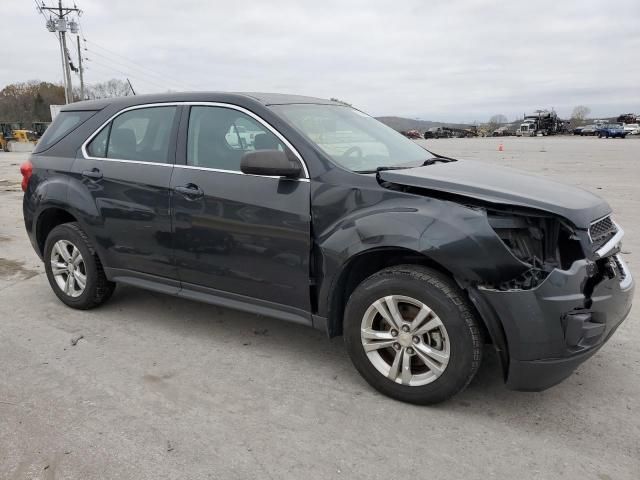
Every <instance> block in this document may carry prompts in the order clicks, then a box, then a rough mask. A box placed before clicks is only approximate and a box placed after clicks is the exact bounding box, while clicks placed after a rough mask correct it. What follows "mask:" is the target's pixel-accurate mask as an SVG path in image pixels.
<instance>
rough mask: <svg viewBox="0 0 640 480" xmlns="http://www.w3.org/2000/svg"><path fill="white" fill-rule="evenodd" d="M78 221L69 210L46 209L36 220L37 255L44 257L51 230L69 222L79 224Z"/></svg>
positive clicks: (58, 208)
mask: <svg viewBox="0 0 640 480" xmlns="http://www.w3.org/2000/svg"><path fill="white" fill-rule="evenodd" d="M77 221H78V219H77V218H76V217H75V216H74V215H73V214H72V213H70V212H69V211H68V210H66V209H64V208H60V207H46V208H44V209H43V210H42V211H41V212H40V213H39V214H38V217H37V218H36V224H35V234H36V245H37V248H38V251H37V253H38V254H39V255H40V256H41V257H43V256H44V245H45V242H46V241H47V237H48V236H49V233H50V232H51V230H53V229H54V228H55V227H57V226H58V225H62V224H63V223H69V222H77Z"/></svg>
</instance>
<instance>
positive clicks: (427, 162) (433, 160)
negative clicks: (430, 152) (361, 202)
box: [355, 155, 456, 173]
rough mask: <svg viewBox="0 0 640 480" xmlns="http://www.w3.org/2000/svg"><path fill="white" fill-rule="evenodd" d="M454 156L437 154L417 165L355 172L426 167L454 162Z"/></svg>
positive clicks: (385, 166) (366, 171)
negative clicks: (438, 163)
mask: <svg viewBox="0 0 640 480" xmlns="http://www.w3.org/2000/svg"><path fill="white" fill-rule="evenodd" d="M455 161H456V159H455V158H449V157H443V156H441V155H438V156H436V157H433V158H427V159H426V160H425V161H424V162H422V163H421V164H418V165H383V166H381V167H377V168H376V169H375V170H356V171H355V172H356V173H378V172H386V171H388V170H405V169H407V168H417V167H428V166H429V165H433V164H434V163H437V162H442V163H448V162H455Z"/></svg>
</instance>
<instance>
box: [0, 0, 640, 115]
mask: <svg viewBox="0 0 640 480" xmlns="http://www.w3.org/2000/svg"><path fill="white" fill-rule="evenodd" d="M4 3H8V5H5V10H7V11H11V12H12V17H13V20H12V21H11V22H5V24H3V35H2V36H3V39H4V42H3V43H4V44H5V45H7V44H14V45H19V46H20V48H19V50H20V55H13V56H9V57H7V58H6V59H5V62H3V63H2V64H1V65H0V84H4V83H9V82H14V81H22V80H27V79H34V78H38V79H43V80H52V81H57V80H59V79H60V78H61V72H60V71H61V67H60V59H59V53H58V48H57V42H56V40H55V37H54V36H53V35H52V34H50V33H48V32H47V31H46V30H45V29H44V19H43V18H42V17H41V16H39V15H38V14H37V12H36V11H35V8H32V9H31V8H24V5H25V4H28V3H29V2H25V1H24V0H8V1H7V0H4ZM78 3H79V6H80V7H81V8H83V9H84V12H85V13H84V15H83V17H82V18H81V23H82V26H83V31H84V34H85V36H86V38H87V40H88V43H87V48H88V51H87V52H86V55H87V56H88V58H90V61H88V62H87V63H86V64H87V67H88V70H87V75H86V77H87V81H89V82H92V81H101V80H105V79H108V78H112V77H119V78H122V77H124V76H129V78H131V81H132V82H133V84H134V86H136V88H137V90H139V91H141V92H157V91H165V90H167V89H173V90H184V89H188V90H193V89H200V90H232V91H243V90H247V91H277V92H291V93H301V94H307V95H314V96H320V97H338V98H342V99H345V100H346V101H349V102H350V103H353V104H354V105H357V106H358V107H360V108H362V109H364V110H366V111H368V112H369V113H372V114H374V115H382V114H395V115H405V116H411V117H421V118H428V119H434V120H451V121H473V120H484V119H486V118H488V117H489V116H491V115H492V114H495V113H503V114H505V115H507V116H508V117H509V118H510V119H515V118H516V117H517V116H519V115H521V114H522V113H523V112H525V111H526V112H530V111H533V110H535V109H538V108H551V107H555V108H556V110H558V111H559V113H560V114H561V115H565V116H566V115H568V114H569V113H570V111H571V109H572V108H573V106H575V105H576V104H585V105H588V106H590V107H591V108H592V111H593V113H594V114H595V115H599V116H604V115H614V114H617V113H620V112H621V111H622V110H624V111H640V88H639V81H640V62H638V59H639V53H638V52H640V29H639V28H638V25H640V2H638V1H637V0H617V1H616V4H615V9H614V8H606V7H605V6H604V5H603V4H602V1H601V0H587V1H580V2H559V1H557V0H555V1H546V0H537V1H536V2H535V3H534V4H531V3H527V2H513V1H511V2H505V1H476V0H453V1H447V2H444V1H438V2H436V1H429V2H425V1H418V0H405V1H403V2H397V1H396V2H390V1H387V0H384V1H383V0H367V1H364V0H351V1H344V0H342V1H338V0H323V1H322V2H318V1H302V0H271V1H268V2H228V1H194V0H185V1H181V2H173V1H172V2H169V1H164V0H153V1H151V0H147V1H142V0H138V1H135V2H133V1H131V0H110V1H109V2H105V1H101V0H78ZM105 49H106V50H105ZM6 60H9V61H6ZM76 82H77V80H76Z"/></svg>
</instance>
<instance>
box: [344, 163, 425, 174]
mask: <svg viewBox="0 0 640 480" xmlns="http://www.w3.org/2000/svg"><path fill="white" fill-rule="evenodd" d="M407 168H415V165H414V166H408V165H405V166H404V167H401V166H400V165H395V166H393V165H386V166H382V167H376V169H375V170H355V172H356V173H378V172H386V171H387V170H404V169H407Z"/></svg>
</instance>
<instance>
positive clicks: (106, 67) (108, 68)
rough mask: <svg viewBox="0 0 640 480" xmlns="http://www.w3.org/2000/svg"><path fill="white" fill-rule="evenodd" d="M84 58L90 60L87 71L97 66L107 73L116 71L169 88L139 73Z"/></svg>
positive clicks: (144, 81)
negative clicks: (142, 76)
mask: <svg viewBox="0 0 640 480" xmlns="http://www.w3.org/2000/svg"><path fill="white" fill-rule="evenodd" d="M86 60H87V61H88V62H91V63H90V67H85V68H87V70H89V71H91V67H93V66H98V67H99V69H102V70H103V71H106V72H108V73H111V72H118V73H120V74H121V75H125V76H129V77H131V78H135V79H136V80H139V81H142V82H143V83H149V84H152V85H155V86H157V87H160V88H162V89H165V90H171V89H170V88H168V87H167V85H166V84H165V85H162V84H160V83H157V82H155V81H153V80H150V79H148V78H146V79H145V78H141V77H140V75H138V74H132V73H131V72H126V71H124V70H120V69H118V68H115V67H113V66H111V65H107V64H105V63H101V62H98V61H97V60H95V59H91V58H87V59H86Z"/></svg>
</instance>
